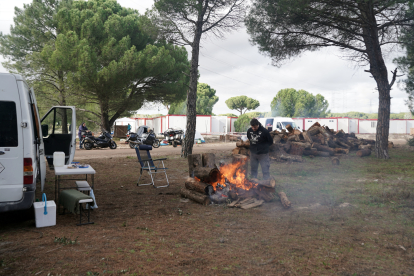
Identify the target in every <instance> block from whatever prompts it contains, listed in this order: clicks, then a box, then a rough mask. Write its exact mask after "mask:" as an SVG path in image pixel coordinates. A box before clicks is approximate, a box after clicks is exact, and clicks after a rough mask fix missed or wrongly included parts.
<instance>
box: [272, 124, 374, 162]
mask: <svg viewBox="0 0 414 276" xmlns="http://www.w3.org/2000/svg"><path fill="white" fill-rule="evenodd" d="M286 129H287V130H282V131H281V132H278V131H276V130H275V131H272V132H270V135H271V136H272V138H273V145H271V146H270V158H272V159H275V160H288V161H295V162H302V156H303V155H305V156H310V157H315V156H322V157H331V156H339V155H342V154H348V153H349V152H350V151H357V153H356V155H357V156H359V157H363V156H368V155H370V154H371V150H372V149H373V147H374V145H375V141H374V140H369V139H358V138H357V137H355V134H354V133H350V134H348V133H345V132H344V131H343V130H339V131H336V132H335V131H333V130H331V129H329V127H327V126H321V125H320V124H319V123H317V122H316V123H315V124H313V125H312V126H311V127H310V128H309V129H308V130H307V131H303V132H300V131H298V130H294V129H293V128H292V127H291V126H290V125H288V126H287V127H286ZM332 162H333V163H334V164H339V160H338V159H337V158H336V159H335V160H334V159H333V161H332Z"/></svg>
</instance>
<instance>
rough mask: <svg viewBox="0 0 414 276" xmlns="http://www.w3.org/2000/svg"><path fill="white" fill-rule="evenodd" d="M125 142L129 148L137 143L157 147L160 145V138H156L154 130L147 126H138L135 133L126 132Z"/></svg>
mask: <svg viewBox="0 0 414 276" xmlns="http://www.w3.org/2000/svg"><path fill="white" fill-rule="evenodd" d="M126 142H127V143H128V144H129V147H130V148H131V149H133V148H135V147H136V146H137V145H150V146H152V147H153V148H159V147H160V145H161V143H160V140H158V139H157V137H156V136H155V134H154V132H153V131H152V130H151V129H150V128H149V127H148V126H140V127H139V128H138V130H137V133H135V132H130V133H129V136H128V134H127V139H126Z"/></svg>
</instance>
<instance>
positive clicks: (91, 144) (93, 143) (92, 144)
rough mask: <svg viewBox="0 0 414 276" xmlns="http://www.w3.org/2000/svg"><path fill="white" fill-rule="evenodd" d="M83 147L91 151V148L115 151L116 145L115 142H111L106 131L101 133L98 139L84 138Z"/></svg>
mask: <svg viewBox="0 0 414 276" xmlns="http://www.w3.org/2000/svg"><path fill="white" fill-rule="evenodd" d="M83 146H84V147H85V149H86V150H91V149H93V148H108V147H109V148H110V149H116V148H117V145H116V143H115V141H113V140H112V135H111V134H109V133H108V132H107V131H103V132H102V134H101V135H99V137H94V136H85V138H84V139H83Z"/></svg>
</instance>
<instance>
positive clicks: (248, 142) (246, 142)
mask: <svg viewBox="0 0 414 276" xmlns="http://www.w3.org/2000/svg"><path fill="white" fill-rule="evenodd" d="M243 146H244V147H245V148H246V149H248V148H250V141H249V140H246V141H244V142H243Z"/></svg>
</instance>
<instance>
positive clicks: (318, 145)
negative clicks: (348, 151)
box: [312, 143, 335, 156]
mask: <svg viewBox="0 0 414 276" xmlns="http://www.w3.org/2000/svg"><path fill="white" fill-rule="evenodd" d="M312 148H316V149H317V150H318V151H324V152H329V155H331V156H332V155H334V154H335V151H334V150H333V149H331V148H330V147H327V146H322V145H320V144H318V143H313V144H312Z"/></svg>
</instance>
